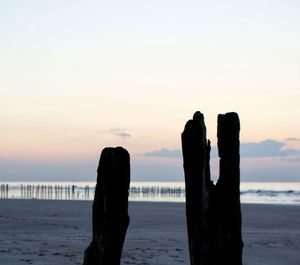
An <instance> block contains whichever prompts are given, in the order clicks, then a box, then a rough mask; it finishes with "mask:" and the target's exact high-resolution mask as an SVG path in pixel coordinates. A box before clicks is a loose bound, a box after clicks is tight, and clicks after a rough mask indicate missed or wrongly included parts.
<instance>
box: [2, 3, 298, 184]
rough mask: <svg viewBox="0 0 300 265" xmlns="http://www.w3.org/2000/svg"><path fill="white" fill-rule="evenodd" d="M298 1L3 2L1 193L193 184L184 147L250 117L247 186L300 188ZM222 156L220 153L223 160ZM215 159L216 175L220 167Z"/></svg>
mask: <svg viewBox="0 0 300 265" xmlns="http://www.w3.org/2000/svg"><path fill="white" fill-rule="evenodd" d="M299 14H300V2H299V1H298V0H287V1H279V0H269V1H264V0H260V1H258V0H252V1H221V0H216V1H199V0H198V1H196V0H195V1H192V0H186V1H176V0H175V1H174V0H172V1H171V0H160V1H156V0H153V1H143V0H134V1H133V0H127V1H116V0H111V1H96V0H95V1H92V0H87V1H76V0H72V1H71V0H63V1H62V0H60V1H56V0H51V1H50V0H43V1H38V0H28V1H21V0H12V1H1V2H0V33H1V34H0V76H1V78H0V97H1V104H0V110H1V111H0V181H2V180H3V181H9V180H12V181H14V180H55V181H57V180H95V176H96V169H97V164H98V159H99V155H100V152H101V150H102V149H103V148H104V147H106V146H118V145H121V146H123V147H125V148H126V149H127V150H128V151H129V152H130V154H131V163H132V167H131V169H132V170H131V172H132V179H133V180H153V181H160V180H162V181H168V180H179V181H181V180H183V170H182V157H181V151H180V148H181V142H180V134H181V132H182V130H183V128H184V125H185V123H186V121H187V120H188V119H190V118H192V116H193V113H194V112H195V111H197V110H200V111H201V112H203V113H204V115H205V122H206V125H207V134H208V137H209V138H210V139H211V141H212V144H213V146H215V145H216V143H217V139H216V127H217V115H218V114H219V113H225V112H230V111H235V112H238V114H239V116H240V120H241V135H240V137H241V156H242V163H241V179H242V181H259V180H261V181H300V116H299V115H300V16H299ZM213 152H215V150H213ZM214 154H215V153H213V154H212V173H213V175H214V176H217V175H218V169H217V164H218V158H217V156H216V155H214Z"/></svg>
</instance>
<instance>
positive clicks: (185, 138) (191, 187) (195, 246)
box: [181, 112, 211, 265]
mask: <svg viewBox="0 0 300 265" xmlns="http://www.w3.org/2000/svg"><path fill="white" fill-rule="evenodd" d="M181 139H182V152H183V167H184V173H185V189H186V217H187V229H188V239H189V251H190V260H191V265H204V264H209V263H208V262H209V250H210V249H209V187H210V182H211V181H210V169H209V153H210V142H209V141H207V139H206V127H205V123H204V117H203V114H202V113H200V112H196V113H195V114H194V117H193V119H192V120H189V121H188V122H187V123H186V125H185V128H184V131H183V133H182V135H181Z"/></svg>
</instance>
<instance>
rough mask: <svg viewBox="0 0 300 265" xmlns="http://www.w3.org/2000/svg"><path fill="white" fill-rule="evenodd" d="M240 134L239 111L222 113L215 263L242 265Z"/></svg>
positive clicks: (217, 264) (215, 210)
mask: <svg viewBox="0 0 300 265" xmlns="http://www.w3.org/2000/svg"><path fill="white" fill-rule="evenodd" d="M239 133H240V121H239V117H238V115H237V114H236V113H234V112H230V113H226V114H224V115H223V114H219V116H218V133H217V135H218V150H219V157H220V176H219V180H218V182H217V184H216V188H215V194H214V198H213V200H214V204H213V207H212V210H213V215H212V216H213V218H212V223H213V229H212V232H213V233H214V234H213V238H214V251H213V252H214V255H213V256H212V257H213V264H214V265H215V264H216V265H221V264H229V265H242V249H243V241H242V234H241V230H242V214H241V203H240V151H239V148H240V139H239Z"/></svg>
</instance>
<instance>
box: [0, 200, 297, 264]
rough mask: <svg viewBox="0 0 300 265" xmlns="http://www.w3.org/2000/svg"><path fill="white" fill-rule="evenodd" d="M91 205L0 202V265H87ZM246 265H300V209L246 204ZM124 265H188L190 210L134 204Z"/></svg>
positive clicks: (173, 205) (164, 204)
mask: <svg viewBox="0 0 300 265" xmlns="http://www.w3.org/2000/svg"><path fill="white" fill-rule="evenodd" d="M92 203H93V202H92V201H77V200H76V201H72V200H36V199H33V200H31V199H25V200H24V199H12V200H11V199H8V200H6V199H5V200H4V199H2V200H0V230H1V231H2V233H1V234H0V253H1V254H0V264H11V265H19V264H20V265H21V264H35V265H42V264H44V265H46V264H47V265H50V264H66V265H71V264H82V262H83V253H84V250H85V248H86V247H87V246H88V244H89V243H90V240H91V235H92V232H91V229H92V218H91V215H92ZM241 207H242V214H243V219H242V220H243V221H242V222H243V225H242V233H243V241H244V245H245V246H244V255H243V260H244V262H243V264H244V265H260V264H264V265H269V264H270V265H271V264H272V265H282V264H284V265H295V264H299V261H300V206H299V205H282V204H279V205H278V204H275V205H274V204H242V206H241ZM129 215H130V219H131V221H130V224H129V228H128V231H127V235H126V240H125V244H124V248H123V256H122V261H121V264H123V265H125V264H136V265H142V264H145V265H146V264H147V265H154V264H155V265H179V264H189V254H188V244H187V232H186V219H185V204H184V203H182V202H136V201H130V202H129Z"/></svg>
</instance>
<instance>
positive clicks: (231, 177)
mask: <svg viewBox="0 0 300 265" xmlns="http://www.w3.org/2000/svg"><path fill="white" fill-rule="evenodd" d="M239 131H240V123H239V117H238V115H237V114H236V113H226V114H224V115H221V114H220V115H219V116H218V149H219V157H220V177H219V180H218V182H217V184H216V185H214V184H213V182H212V181H211V178H210V166H209V160H210V142H209V140H207V139H206V127H205V123H204V117H203V114H202V113H200V112H196V113H195V114H194V117H193V120H189V121H188V122H187V123H186V125H185V129H184V131H183V133H182V136H181V137H182V153H183V163H184V164H183V167H184V173H185V185H186V217H187V229H188V240H189V251H190V261H191V265H221V264H222V265H223V264H226V265H242V249H243V242H242V235H241V222H242V218H241V204H240V188H239V185H240V154H239V145H240V142H239Z"/></svg>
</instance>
